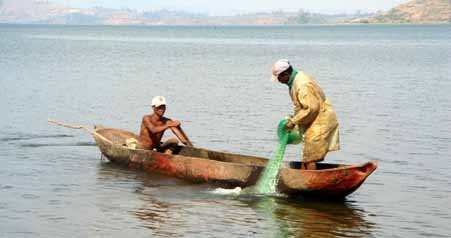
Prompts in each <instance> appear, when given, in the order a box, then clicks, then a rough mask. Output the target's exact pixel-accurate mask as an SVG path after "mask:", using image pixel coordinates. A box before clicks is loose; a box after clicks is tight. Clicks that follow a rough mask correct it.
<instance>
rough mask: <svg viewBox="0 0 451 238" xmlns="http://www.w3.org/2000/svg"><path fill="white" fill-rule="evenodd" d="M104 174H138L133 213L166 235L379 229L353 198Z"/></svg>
mask: <svg viewBox="0 0 451 238" xmlns="http://www.w3.org/2000/svg"><path fill="white" fill-rule="evenodd" d="M98 175H99V179H100V180H105V179H108V180H110V182H111V183H113V184H115V183H117V182H118V181H124V179H125V180H127V179H133V180H134V181H135V182H136V183H134V184H133V186H134V187H133V189H134V191H135V195H136V197H137V198H138V200H139V201H141V202H140V203H139V204H137V207H132V208H131V210H130V211H128V212H129V214H132V215H133V216H135V217H136V218H138V219H139V221H140V222H139V223H138V224H137V226H139V227H145V228H148V229H149V230H150V233H151V234H152V235H155V236H160V237H179V236H184V235H185V236H186V235H188V234H192V235H196V234H197V235H199V234H202V235H210V236H214V237H229V235H231V234H233V235H234V236H235V235H236V236H243V235H246V236H254V235H255V236H267V237H288V236H290V237H368V236H371V235H372V232H373V229H374V226H373V224H372V223H371V222H368V221H366V220H365V216H366V213H365V211H364V210H363V209H361V208H358V207H356V206H354V205H353V204H351V202H341V203H320V202H313V201H301V200H294V199H287V198H278V197H255V196H236V195H233V196H231V195H221V194H215V193H212V192H206V191H211V190H213V189H214V188H212V187H210V186H208V185H194V184H190V183H185V182H184V181H181V180H178V179H175V178H170V177H165V176H161V175H157V174H155V175H148V174H144V173H141V172H137V171H127V170H124V169H122V168H119V167H116V166H114V165H112V164H110V163H103V165H102V166H101V167H100V169H99V171H98ZM115 181H116V182H115ZM122 184H123V183H122ZM120 186H122V185H120Z"/></svg>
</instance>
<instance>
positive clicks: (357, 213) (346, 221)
mask: <svg viewBox="0 0 451 238" xmlns="http://www.w3.org/2000/svg"><path fill="white" fill-rule="evenodd" d="M245 203H246V204H248V205H249V206H251V207H254V208H255V209H259V210H262V211H264V212H265V213H266V215H267V216H269V217H271V218H273V219H274V221H276V223H277V224H278V227H279V233H278V237H287V236H296V237H368V236H370V235H371V233H372V229H373V225H372V224H371V223H370V222H368V221H366V220H365V219H364V216H366V214H365V212H364V211H363V210H361V209H358V208H356V207H353V206H352V205H350V204H348V203H346V202H344V203H318V202H313V201H295V200H289V199H283V198H274V197H264V198H261V199H258V200H249V201H245Z"/></svg>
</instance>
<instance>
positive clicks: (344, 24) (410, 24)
mask: <svg viewBox="0 0 451 238" xmlns="http://www.w3.org/2000/svg"><path fill="white" fill-rule="evenodd" d="M1 25H3V26H5V25H6V26H74V27H76V26H83V27H101V26H107V27H263V28H264V27H302V26H306V27H309V26H428V25H429V26H451V22H447V23H444V22H437V23H430V22H428V23H327V24H326V23H325V24H47V23H10V22H0V26H1Z"/></svg>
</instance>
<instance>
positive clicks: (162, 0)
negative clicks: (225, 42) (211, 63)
mask: <svg viewBox="0 0 451 238" xmlns="http://www.w3.org/2000/svg"><path fill="white" fill-rule="evenodd" d="M49 1H50V2H52V1H53V2H58V3H61V4H66V5H69V6H70V7H91V6H103V7H110V8H133V9H139V10H158V9H162V8H166V9H170V10H184V11H189V12H202V13H210V14H212V15H230V14H236V13H246V12H257V11H274V10H291V11H297V10H298V9H301V8H302V9H305V10H308V11H311V12H320V13H343V12H346V13H353V12H355V11H357V10H362V11H367V12H374V11H376V10H387V9H389V8H392V7H394V6H396V5H398V4H400V3H404V2H407V0H304V1H303V0H225V1H220V0H126V1H124V0H49Z"/></svg>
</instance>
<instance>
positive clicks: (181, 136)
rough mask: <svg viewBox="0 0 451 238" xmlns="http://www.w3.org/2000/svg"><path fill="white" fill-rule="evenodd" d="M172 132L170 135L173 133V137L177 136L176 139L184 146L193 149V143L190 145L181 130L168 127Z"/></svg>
mask: <svg viewBox="0 0 451 238" xmlns="http://www.w3.org/2000/svg"><path fill="white" fill-rule="evenodd" d="M169 128H170V129H171V131H172V133H174V135H176V136H177V138H178V139H179V140H180V141H181V142H182V143H183V144H185V145H186V146H189V147H193V143H191V141H190V140H189V139H188V136H187V135H186V134H185V132H184V131H183V129H182V128H181V127H180V126H178V127H169Z"/></svg>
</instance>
